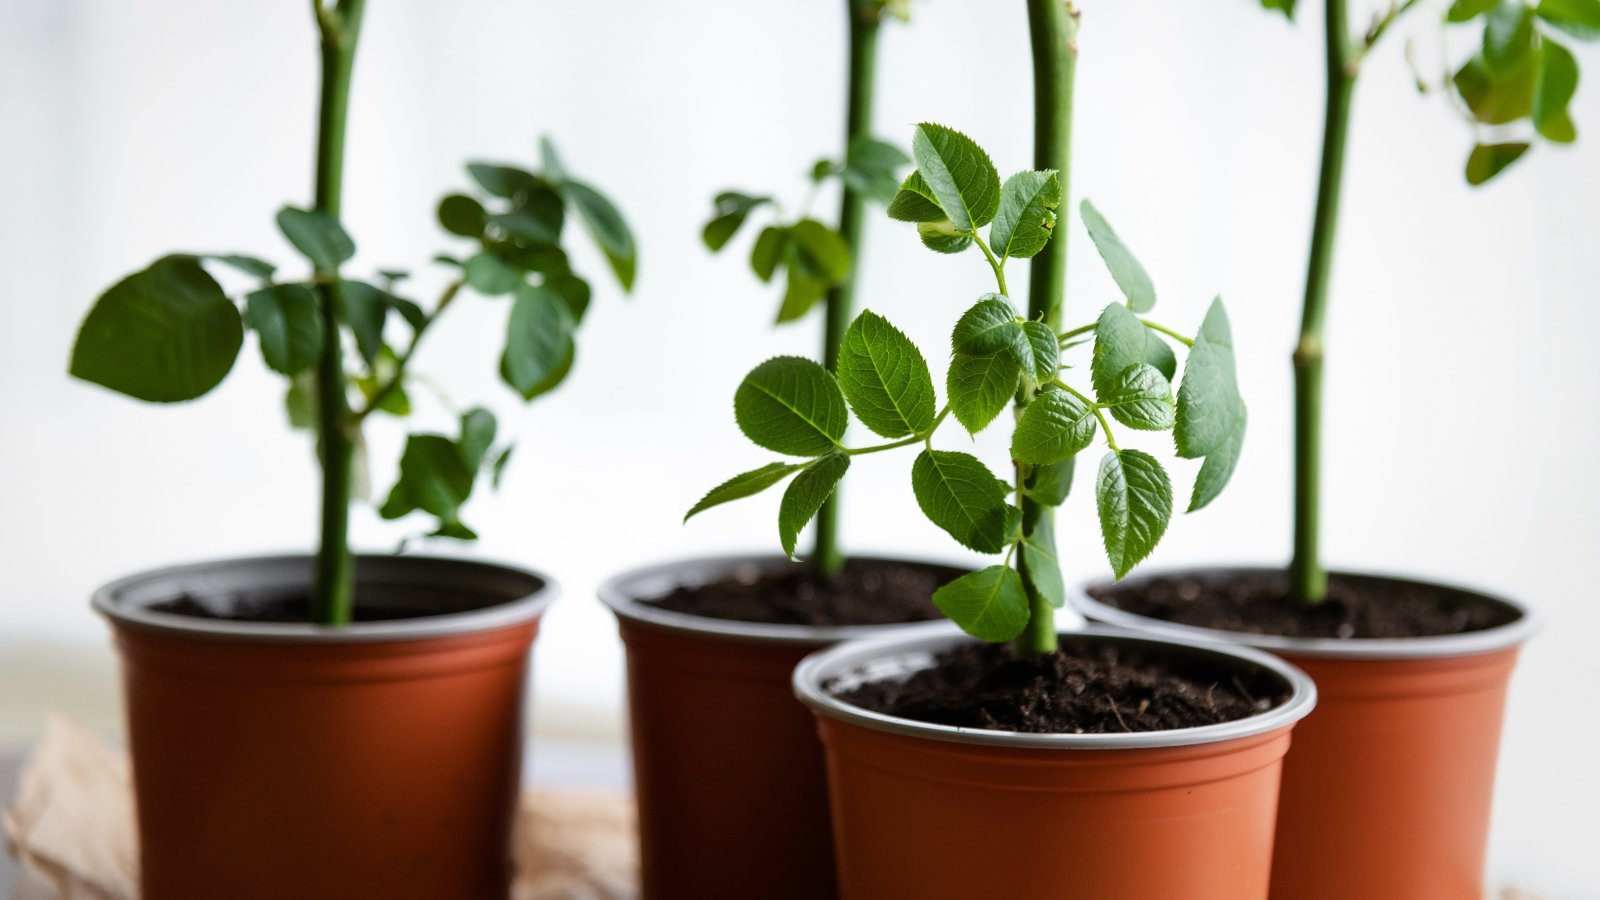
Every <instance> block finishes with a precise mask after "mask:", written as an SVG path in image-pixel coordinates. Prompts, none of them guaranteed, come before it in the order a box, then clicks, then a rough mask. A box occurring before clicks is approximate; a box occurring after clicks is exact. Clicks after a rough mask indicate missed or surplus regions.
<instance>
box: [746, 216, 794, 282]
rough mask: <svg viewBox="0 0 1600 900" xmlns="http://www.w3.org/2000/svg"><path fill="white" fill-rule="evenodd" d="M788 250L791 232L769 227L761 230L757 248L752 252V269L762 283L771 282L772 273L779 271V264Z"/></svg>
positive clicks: (774, 226) (773, 226) (772, 226)
mask: <svg viewBox="0 0 1600 900" xmlns="http://www.w3.org/2000/svg"><path fill="white" fill-rule="evenodd" d="M788 249H789V230H788V229H787V228H780V227H778V226H776V225H768V226H767V227H766V228H763V229H761V234H760V235H758V236H757V237H756V243H755V246H754V247H752V248H751V250H750V269H751V270H752V271H754V272H755V273H756V277H757V278H760V279H761V280H762V281H771V280H772V273H773V272H776V271H777V269H778V262H779V261H780V260H782V259H783V256H784V253H785V252H787V251H788Z"/></svg>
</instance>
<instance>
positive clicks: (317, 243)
mask: <svg viewBox="0 0 1600 900" xmlns="http://www.w3.org/2000/svg"><path fill="white" fill-rule="evenodd" d="M278 230H279V231H282V232H283V236H284V237H286V238H288V239H289V243H291V244H293V245H294V248H295V249H296V250H299V251H300V252H301V254H303V255H304V256H305V258H306V259H309V260H311V265H313V266H315V267H316V269H317V271H319V272H332V271H333V270H334V269H337V268H339V264H340V263H342V262H344V261H345V260H347V259H349V258H350V257H352V256H355V255H356V245H355V242H354V241H352V240H350V235H348V234H345V231H344V229H343V228H342V227H340V225H339V220H337V219H335V218H334V217H333V216H330V215H328V214H327V213H325V212H321V211H319V210H310V209H296V208H295V207H293V206H285V207H284V208H283V209H280V210H278Z"/></svg>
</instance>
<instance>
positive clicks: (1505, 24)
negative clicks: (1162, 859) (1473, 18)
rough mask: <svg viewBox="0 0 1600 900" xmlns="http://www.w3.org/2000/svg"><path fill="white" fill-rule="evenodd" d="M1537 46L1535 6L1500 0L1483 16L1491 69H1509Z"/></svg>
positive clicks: (1485, 52)
mask: <svg viewBox="0 0 1600 900" xmlns="http://www.w3.org/2000/svg"><path fill="white" fill-rule="evenodd" d="M1535 46H1537V44H1536V37H1535V35H1534V32H1533V8H1532V7H1530V6H1528V5H1527V4H1526V3H1524V2H1523V0H1501V2H1500V3H1499V4H1497V5H1496V6H1495V8H1494V9H1492V10H1490V11H1489V14H1488V15H1487V16H1486V17H1485V18H1484V26H1483V59H1484V62H1487V63H1488V64H1489V68H1490V70H1491V71H1496V72H1498V71H1501V70H1504V69H1507V68H1510V67H1511V66H1512V65H1514V64H1515V63H1516V62H1517V61H1518V60H1520V59H1522V58H1523V57H1524V56H1526V55H1528V54H1529V53H1531V52H1532V51H1533V49H1534V47H1535Z"/></svg>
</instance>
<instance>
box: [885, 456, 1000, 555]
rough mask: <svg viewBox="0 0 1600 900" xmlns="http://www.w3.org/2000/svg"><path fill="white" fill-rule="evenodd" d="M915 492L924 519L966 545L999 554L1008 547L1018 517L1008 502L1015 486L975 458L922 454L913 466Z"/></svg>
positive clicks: (982, 551)
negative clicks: (999, 477) (1012, 487)
mask: <svg viewBox="0 0 1600 900" xmlns="http://www.w3.org/2000/svg"><path fill="white" fill-rule="evenodd" d="M911 489H912V491H913V493H915V494H916V496H917V505H918V506H920V507H922V513H923V515H926V516H927V517H928V520H929V521H931V522H933V524H935V525H937V526H939V527H940V528H943V529H944V530H945V531H947V532H949V533H950V536H951V537H953V538H955V539H956V540H957V541H959V542H960V543H961V544H962V545H963V546H966V547H970V548H972V549H973V550H977V551H978V552H980V553H999V552H1000V551H1001V550H1003V549H1005V546H1006V544H1008V543H1010V541H1011V533H1012V531H1014V530H1015V529H1016V525H1017V515H1018V512H1017V508H1016V507H1015V506H1012V505H1010V504H1009V503H1007V502H1006V497H1007V495H1008V494H1009V493H1010V491H1011V486H1010V485H1009V484H1007V483H1006V482H1004V481H1001V480H1000V479H998V478H996V477H995V475H994V473H993V472H990V471H989V467H988V466H985V465H984V464H983V463H982V462H980V461H979V460H978V458H977V457H975V456H972V455H971V454H968V453H955V452H952V451H949V450H924V451H922V452H921V453H920V454H918V455H917V459H916V462H914V463H913V464H912V466H911Z"/></svg>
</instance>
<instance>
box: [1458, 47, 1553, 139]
mask: <svg viewBox="0 0 1600 900" xmlns="http://www.w3.org/2000/svg"><path fill="white" fill-rule="evenodd" d="M1538 55H1539V54H1536V53H1529V54H1526V55H1524V56H1523V57H1521V58H1520V59H1519V60H1518V61H1517V62H1516V63H1515V64H1513V65H1512V66H1510V67H1509V68H1507V69H1505V70H1504V71H1499V72H1496V71H1494V70H1492V69H1491V68H1490V67H1489V64H1488V62H1486V61H1485V60H1484V58H1483V54H1481V53H1480V54H1478V55H1477V56H1474V57H1472V58H1471V59H1469V60H1467V62H1466V64H1465V65H1463V66H1462V67H1461V69H1460V71H1458V72H1456V74H1455V78H1454V79H1453V81H1454V83H1455V87H1456V92H1457V93H1458V94H1460V95H1461V100H1462V102H1464V103H1466V104H1467V108H1468V109H1469V110H1471V111H1472V115H1473V116H1474V117H1475V118H1476V119H1477V120H1478V121H1479V122H1482V123H1484V124H1486V125H1505V124H1508V123H1510V122H1515V121H1516V120H1518V119H1520V118H1522V117H1524V116H1527V115H1529V114H1531V113H1532V112H1533V92H1534V82H1535V81H1536V80H1537V77H1538V70H1539V66H1538V59H1537V57H1538Z"/></svg>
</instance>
